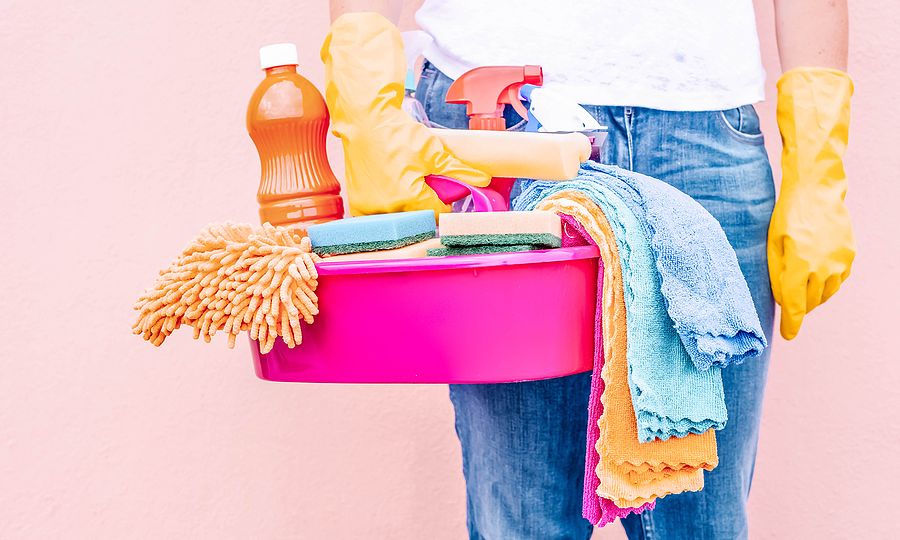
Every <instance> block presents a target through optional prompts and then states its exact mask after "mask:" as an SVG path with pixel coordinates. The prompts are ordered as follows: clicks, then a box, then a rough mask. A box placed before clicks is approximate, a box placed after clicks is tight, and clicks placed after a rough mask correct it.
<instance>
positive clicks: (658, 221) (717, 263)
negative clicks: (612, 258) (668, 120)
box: [579, 162, 767, 370]
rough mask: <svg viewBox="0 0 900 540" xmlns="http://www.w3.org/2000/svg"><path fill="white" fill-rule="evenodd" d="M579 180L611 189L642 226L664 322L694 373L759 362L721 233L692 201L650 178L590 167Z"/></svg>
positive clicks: (745, 294)
mask: <svg viewBox="0 0 900 540" xmlns="http://www.w3.org/2000/svg"><path fill="white" fill-rule="evenodd" d="M579 178H591V179H594V180H597V181H599V182H603V183H604V185H607V186H609V187H610V188H611V189H613V190H614V191H615V192H616V194H618V195H619V196H620V197H621V198H622V199H623V200H624V201H625V203H626V204H627V205H628V206H629V207H630V208H631V209H632V211H633V212H634V213H635V215H636V216H637V217H638V219H640V220H641V221H642V222H643V224H644V227H645V231H646V234H647V237H648V238H649V239H650V245H651V246H652V248H653V251H654V253H655V254H656V267H657V270H658V271H659V274H660V277H661V279H662V293H663V296H665V298H666V302H667V304H666V307H667V309H668V312H669V315H670V316H671V317H672V320H673V321H674V322H675V328H676V329H677V330H678V334H679V335H680V336H681V340H682V342H683V343H684V346H685V348H686V349H687V351H688V354H689V355H690V356H691V359H692V360H693V361H694V364H695V365H696V366H697V367H698V368H699V369H701V370H702V369H707V368H709V367H710V366H712V365H721V366H727V365H729V364H732V363H735V364H736V363H740V362H743V361H744V360H746V359H748V358H753V357H755V356H758V355H759V354H760V353H761V352H762V351H763V350H764V349H765V348H766V345H767V343H766V337H765V334H763V331H762V325H761V324H760V322H759V316H758V314H757V313H756V308H755V306H754V305H753V299H752V298H751V296H750V289H749V288H748V287H747V282H746V281H745V280H744V275H743V274H742V273H741V268H740V266H739V265H738V261H737V256H736V255H735V253H734V249H733V248H732V247H731V244H729V243H728V239H727V238H726V236H725V232H724V231H723V230H722V227H721V226H720V225H719V222H718V221H716V218H714V217H713V216H712V215H711V214H710V213H709V212H707V211H706V209H705V208H703V206H701V205H700V203H698V202H697V201H695V200H694V199H692V198H691V197H689V196H688V195H686V194H684V193H682V192H681V191H679V190H678V189H676V188H674V187H672V186H670V185H669V184H666V183H665V182H662V181H660V180H657V179H655V178H651V177H649V176H644V175H642V174H638V173H634V172H631V171H627V170H624V169H620V168H618V167H614V166H610V165H601V164H599V163H595V162H587V163H585V164H584V165H582V169H581V172H580V173H579Z"/></svg>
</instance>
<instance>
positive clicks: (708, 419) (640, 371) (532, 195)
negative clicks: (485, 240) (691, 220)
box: [514, 179, 728, 442]
mask: <svg viewBox="0 0 900 540" xmlns="http://www.w3.org/2000/svg"><path fill="white" fill-rule="evenodd" d="M565 190H577V191H580V192H581V193H583V194H585V195H586V196H588V197H590V199H591V200H593V201H594V202H595V203H596V204H597V205H598V206H599V207H600V209H601V210H602V211H603V213H604V214H605V215H606V219H607V220H608V221H609V224H610V226H611V228H612V230H613V233H614V235H615V241H616V245H617V247H618V251H619V258H620V261H621V265H622V281H623V288H624V293H625V311H626V327H627V336H628V348H627V358H628V384H629V387H630V391H631V398H632V402H633V406H634V410H635V416H636V418H637V428H638V438H639V440H640V441H641V442H648V441H651V440H653V439H662V440H665V439H668V438H669V437H671V436H676V437H683V436H685V435H687V434H688V433H702V432H704V431H707V430H708V429H710V428H714V429H721V428H723V427H724V426H725V422H726V420H727V417H728V414H727V411H726V408H725V395H724V392H723V388H722V374H721V368H720V367H719V366H712V367H710V368H709V369H707V370H705V371H700V370H699V369H697V367H696V366H695V365H694V363H693V362H692V361H691V358H690V356H689V355H688V352H687V350H686V349H685V347H684V344H683V343H682V341H681V338H680V337H679V334H678V332H677V331H676V329H675V325H674V323H673V322H672V319H671V317H670V316H669V314H668V311H667V309H666V302H665V298H663V295H662V292H661V283H660V276H659V272H658V271H657V269H656V261H655V256H654V253H653V250H652V248H651V245H650V241H649V240H648V238H647V236H646V235H645V233H644V229H643V226H642V224H641V222H640V221H639V219H638V218H637V217H636V216H635V214H634V213H633V212H632V211H631V210H630V209H629V207H628V205H627V204H626V203H625V201H623V200H622V199H621V198H620V197H619V196H618V195H616V193H615V192H614V191H613V190H612V189H610V188H609V187H608V186H605V185H603V184H602V183H599V182H597V181H595V180H592V179H577V180H573V181H570V182H534V183H533V184H532V185H531V186H530V187H529V188H528V189H527V190H525V191H524V192H523V193H522V194H521V195H520V196H519V197H518V198H517V199H516V201H515V208H514V209H515V210H534V208H535V207H536V206H537V204H538V203H539V202H540V201H541V200H543V199H545V198H547V197H549V196H550V195H553V194H555V193H558V192H560V191H565ZM607 268H608V266H607Z"/></svg>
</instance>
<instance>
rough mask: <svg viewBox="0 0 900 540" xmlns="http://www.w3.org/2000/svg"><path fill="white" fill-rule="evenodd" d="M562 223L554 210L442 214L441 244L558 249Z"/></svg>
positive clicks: (448, 245)
mask: <svg viewBox="0 0 900 540" xmlns="http://www.w3.org/2000/svg"><path fill="white" fill-rule="evenodd" d="M561 239H562V224H561V221H560V219H559V216H558V215H556V214H555V213H553V212H543V211H537V210H535V211H531V212H467V213H459V214H441V244H443V245H445V246H447V247H463V246H523V245H529V246H537V247H535V248H533V249H541V248H558V247H559V246H560V245H561Z"/></svg>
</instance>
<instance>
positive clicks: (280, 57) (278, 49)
mask: <svg viewBox="0 0 900 540" xmlns="http://www.w3.org/2000/svg"><path fill="white" fill-rule="evenodd" d="M299 63H300V62H299V61H298V60H297V46H296V45H294V44H293V43H275V44H272V45H266V46H265V47H260V48H259V66H260V68H261V69H268V68H271V67H276V66H296V65H297V64H299Z"/></svg>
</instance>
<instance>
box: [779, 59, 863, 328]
mask: <svg viewBox="0 0 900 540" xmlns="http://www.w3.org/2000/svg"><path fill="white" fill-rule="evenodd" d="M852 94H853V82H852V81H851V80H850V76H849V75H847V74H846V73H844V72H843V71H838V70H834V69H824V68H797V69H792V70H790V71H788V72H786V73H785V74H784V75H782V76H781V78H780V79H779V80H778V128H779V130H780V131H781V138H782V141H783V143H784V151H783V153H782V156H781V169H782V179H781V193H780V195H779V197H778V200H777V202H776V203H775V211H774V213H773V214H772V221H771V223H770V225H769V243H768V255H769V276H770V277H771V280H772V293H773V294H774V296H775V301H776V302H778V303H779V304H780V305H781V335H782V336H784V337H785V338H786V339H793V338H794V337H796V336H797V333H798V332H799V331H800V325H801V324H802V323H803V317H804V316H805V315H806V314H807V313H809V312H810V311H812V310H813V309H814V308H815V307H817V306H818V305H820V304H822V303H823V302H825V301H826V300H828V298H830V297H831V296H832V295H833V294H834V293H835V292H837V290H838V289H839V288H840V286H841V283H842V282H843V281H844V280H845V279H847V276H848V275H850V265H851V264H852V263H853V257H854V255H855V254H856V247H855V243H854V240H853V230H852V229H851V227H850V214H849V213H848V212H847V207H846V206H844V195H845V194H846V193H847V175H846V174H845V173H844V163H843V159H842V158H843V155H844V150H845V149H846V148H847V137H848V129H849V125H850V96H851V95H852Z"/></svg>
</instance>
